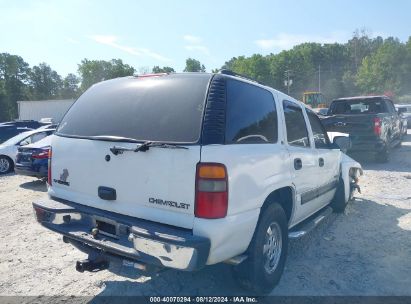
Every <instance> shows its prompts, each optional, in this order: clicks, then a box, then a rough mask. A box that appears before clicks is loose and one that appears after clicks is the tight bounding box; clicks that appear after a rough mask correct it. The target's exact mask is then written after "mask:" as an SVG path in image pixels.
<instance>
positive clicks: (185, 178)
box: [49, 136, 200, 228]
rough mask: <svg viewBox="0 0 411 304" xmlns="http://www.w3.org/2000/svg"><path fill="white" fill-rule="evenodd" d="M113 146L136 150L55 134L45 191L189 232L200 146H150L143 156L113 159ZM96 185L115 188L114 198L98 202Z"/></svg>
mask: <svg viewBox="0 0 411 304" xmlns="http://www.w3.org/2000/svg"><path fill="white" fill-rule="evenodd" d="M114 145H116V146H119V145H121V146H123V147H130V148H133V147H135V146H136V144H133V143H121V144H119V143H113V142H107V141H97V140H87V139H73V138H66V137H60V136H56V137H55V138H54V139H53V158H52V181H53V182H52V187H51V188H50V189H49V193H50V194H51V195H52V196H56V197H59V198H62V199H66V200H69V201H73V202H75V203H79V204H83V205H87V206H90V207H95V208H99V209H104V210H108V211H112V212H116V213H120V214H124V215H129V216H134V217H138V218H141V219H146V220H152V221H156V222H160V223H164V224H169V225H173V226H179V227H183V228H192V225H193V219H194V198H195V171H196V164H197V163H198V162H199V160H200V147H199V146H187V147H188V148H189V149H188V150H183V149H163V148H156V147H152V148H150V149H149V150H148V151H146V152H130V151H125V152H124V153H123V154H119V155H113V154H112V153H111V152H110V148H111V147H113V146H114ZM108 158H110V160H109V161H107V159H108ZM99 187H108V188H111V189H113V190H115V192H116V199H115V200H105V199H102V198H100V197H99V193H98V192H99Z"/></svg>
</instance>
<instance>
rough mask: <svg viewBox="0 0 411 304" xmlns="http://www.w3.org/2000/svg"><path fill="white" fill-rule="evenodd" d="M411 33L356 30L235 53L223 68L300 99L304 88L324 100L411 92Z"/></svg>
mask: <svg viewBox="0 0 411 304" xmlns="http://www.w3.org/2000/svg"><path fill="white" fill-rule="evenodd" d="M410 66H411V37H410V39H409V40H408V41H407V43H405V44H404V43H401V42H399V41H398V40H396V39H393V38H388V39H386V40H383V39H382V38H381V37H376V38H374V39H372V38H370V37H369V36H368V35H367V34H366V32H365V31H356V32H354V35H353V38H352V39H350V40H349V41H348V42H347V43H345V44H339V43H333V44H323V45H321V44H318V43H303V44H300V45H297V46H295V47H294V48H293V49H291V50H287V51H282V52H280V53H278V54H270V55H267V56H262V55H258V54H255V55H252V56H250V57H245V56H239V57H233V58H232V59H230V60H229V61H227V62H226V63H225V64H224V65H223V68H226V69H231V70H233V71H235V72H237V73H240V74H243V75H246V76H248V77H250V78H253V79H255V80H258V81H260V82H262V83H264V84H267V85H269V86H271V87H274V88H276V89H278V90H280V91H283V92H287V87H286V83H285V80H286V79H287V75H288V74H289V75H290V79H291V80H292V85H291V86H290V95H291V96H293V97H295V98H297V99H302V95H303V93H304V92H305V91H318V90H319V89H321V92H322V93H323V94H324V95H325V96H326V98H327V99H328V100H331V99H334V98H337V97H343V96H355V95H357V94H368V93H372V94H384V93H385V92H394V93H395V94H406V93H411V87H410V85H409V84H410V83H411V68H410Z"/></svg>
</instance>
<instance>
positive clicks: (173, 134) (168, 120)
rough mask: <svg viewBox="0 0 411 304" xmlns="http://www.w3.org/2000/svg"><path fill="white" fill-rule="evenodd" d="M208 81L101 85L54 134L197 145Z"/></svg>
mask: <svg viewBox="0 0 411 304" xmlns="http://www.w3.org/2000/svg"><path fill="white" fill-rule="evenodd" d="M210 78H211V75H210V74H205V73H204V74H173V75H168V76H161V77H147V78H135V77H128V78H119V79H114V80H110V81H106V82H102V83H99V84H97V85H94V86H93V87H91V88H90V89H89V90H87V91H86V92H85V93H84V94H83V95H82V96H81V97H80V98H79V99H78V100H77V101H76V102H75V104H74V105H73V106H72V107H71V108H70V110H69V111H68V113H67V114H66V116H65V117H64V118H63V121H62V122H61V123H60V125H59V128H58V131H57V133H58V134H60V135H69V136H80V137H93V136H119V137H128V138H133V139H137V140H141V141H145V140H152V141H165V142H181V143H184V142H187V143H191V142H197V141H198V139H199V136H200V129H201V123H202V114H203V108H204V102H205V97H206V93H207V88H208V83H209V81H210Z"/></svg>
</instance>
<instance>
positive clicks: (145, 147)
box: [110, 141, 188, 155]
mask: <svg viewBox="0 0 411 304" xmlns="http://www.w3.org/2000/svg"><path fill="white" fill-rule="evenodd" d="M151 147H157V148H163V149H185V150H187V149H188V148H187V147H184V146H180V145H176V144H168V143H162V142H158V141H146V142H144V143H142V144H141V145H139V146H137V147H136V148H126V147H117V146H114V147H111V148H110V151H111V152H112V153H113V154H114V155H118V154H122V153H123V152H124V151H131V152H146V151H148V150H149V149H150V148H151Z"/></svg>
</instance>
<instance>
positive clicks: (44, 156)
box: [14, 135, 53, 179]
mask: <svg viewBox="0 0 411 304" xmlns="http://www.w3.org/2000/svg"><path fill="white" fill-rule="evenodd" d="M52 136H53V135H50V136H47V137H45V138H43V139H41V140H39V141H38V142H36V143H33V144H29V145H26V146H23V147H19V148H18V152H17V156H16V162H15V166H14V171H15V172H16V173H17V174H21V175H28V176H34V177H38V178H43V179H46V178H47V173H48V158H49V151H50V144H51V139H52Z"/></svg>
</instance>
